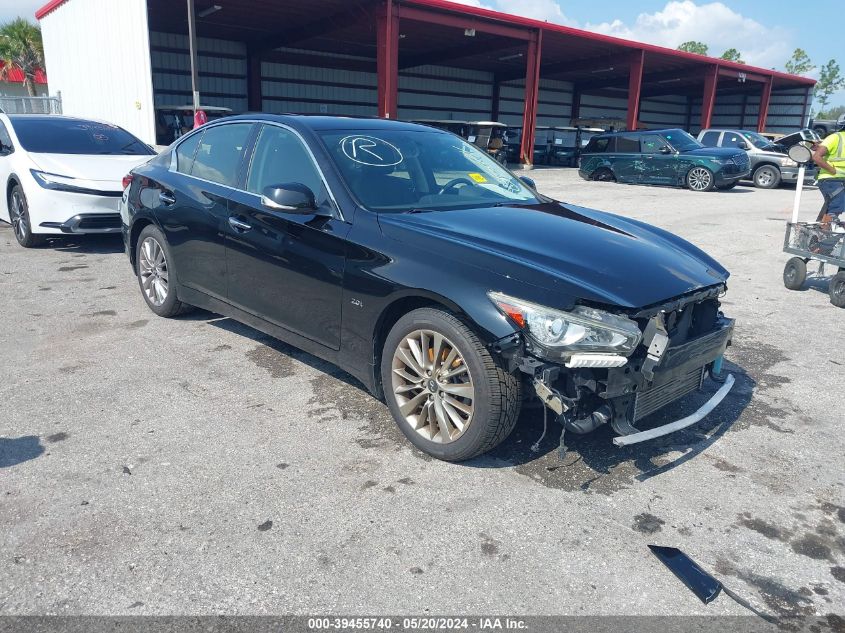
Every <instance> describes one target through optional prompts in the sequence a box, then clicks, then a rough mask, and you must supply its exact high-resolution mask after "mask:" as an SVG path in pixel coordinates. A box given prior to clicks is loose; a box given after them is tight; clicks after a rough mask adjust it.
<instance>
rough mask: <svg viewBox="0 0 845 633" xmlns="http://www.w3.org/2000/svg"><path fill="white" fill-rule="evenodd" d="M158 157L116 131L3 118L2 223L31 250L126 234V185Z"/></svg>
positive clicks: (47, 119) (90, 124) (73, 122)
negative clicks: (68, 238) (84, 236)
mask: <svg viewBox="0 0 845 633" xmlns="http://www.w3.org/2000/svg"><path fill="white" fill-rule="evenodd" d="M154 155H155V152H154V151H153V150H152V149H151V148H150V147H149V146H148V145H145V144H144V143H143V142H142V141H140V140H139V139H137V138H136V137H134V136H132V135H131V134H130V133H129V132H127V131H126V130H124V129H122V128H120V127H117V126H116V125H112V124H110V123H103V122H101V121H87V120H85V119H76V118H73V117H65V116H57V115H35V114H19V115H16V114H10V115H5V114H0V186H2V190H0V220H3V221H5V222H8V223H10V224H11V225H12V226H13V227H14V230H15V238H16V239H17V240H18V243H19V244H20V245H21V246H24V247H27V248H29V247H32V246H37V245H38V244H40V243H41V242H43V241H44V238H45V237H46V236H48V235H62V234H66V233H119V232H120V230H121V220H120V214H119V209H118V205H119V203H120V198H121V195H122V194H123V189H124V186H123V180H124V178H125V177H126V175H127V174H128V173H129V172H130V171H131V170H132V169H133V168H135V167H137V166H138V165H141V164H143V163H145V162H147V161H148V160H150V158H152V157H153V156H154Z"/></svg>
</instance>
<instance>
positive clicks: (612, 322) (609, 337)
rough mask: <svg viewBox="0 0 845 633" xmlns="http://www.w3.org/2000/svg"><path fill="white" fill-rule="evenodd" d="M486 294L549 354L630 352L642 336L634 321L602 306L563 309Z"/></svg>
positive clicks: (496, 293) (495, 294)
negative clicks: (598, 308) (602, 308)
mask: <svg viewBox="0 0 845 633" xmlns="http://www.w3.org/2000/svg"><path fill="white" fill-rule="evenodd" d="M487 296H489V297H490V300H491V301H492V302H493V303H494V304H495V305H496V307H497V308H498V309H499V310H500V311H501V312H502V314H504V315H505V316H507V317H508V318H510V320H511V321H513V322H514V323H516V325H518V326H519V327H520V328H522V329H523V330H525V331H526V332H527V334H528V335H529V336H530V338H531V340H532V341H533V342H534V343H536V344H537V345H538V346H539V347H540V348H542V349H544V350H546V351H547V352H550V353H551V354H552V355H561V356H562V355H565V354H572V353H576V352H599V353H606V354H618V355H621V356H630V355H631V354H632V353H633V352H634V350H635V349H636V348H637V345H639V344H640V340H641V338H642V333H641V332H640V328H639V326H638V325H637V323H636V322H635V321H632V320H631V319H628V318H626V317H623V316H619V315H616V314H611V313H609V312H605V311H603V310H596V309H594V308H588V307H586V306H575V308H574V309H573V310H572V311H569V312H564V311H562V310H555V309H554V308H547V307H545V306H541V305H537V304H536V303H531V302H529V301H523V300H522V299H517V298H515V297H510V296H508V295H505V294H502V293H501V292H490V293H488V295H487Z"/></svg>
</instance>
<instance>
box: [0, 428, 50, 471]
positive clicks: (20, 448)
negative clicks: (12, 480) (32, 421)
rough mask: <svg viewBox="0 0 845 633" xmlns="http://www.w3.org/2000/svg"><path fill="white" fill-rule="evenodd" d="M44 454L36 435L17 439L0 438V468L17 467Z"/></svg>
mask: <svg viewBox="0 0 845 633" xmlns="http://www.w3.org/2000/svg"><path fill="white" fill-rule="evenodd" d="M43 452H44V447H43V446H41V442H40V441H39V439H38V436H37V435H25V436H23V437H17V438H14V439H12V438H6V437H0V468H9V467H10V466H17V465H18V464H22V463H23V462H28V461H29V460H31V459H35V458H36V457H38V456H39V455H41V454H42V453H43Z"/></svg>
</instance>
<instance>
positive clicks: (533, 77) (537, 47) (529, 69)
mask: <svg viewBox="0 0 845 633" xmlns="http://www.w3.org/2000/svg"><path fill="white" fill-rule="evenodd" d="M542 48H543V32H542V31H538V32H536V33H533V34H532V35H531V39H530V40H528V54H527V56H526V57H527V59H526V68H525V108H524V110H523V114H522V140H521V142H520V148H519V161H520V162H521V163H522V164H523V165H528V166H530V165H531V162H532V161H533V160H534V132H535V131H536V129H537V98H538V95H539V93H540V55H541V52H542Z"/></svg>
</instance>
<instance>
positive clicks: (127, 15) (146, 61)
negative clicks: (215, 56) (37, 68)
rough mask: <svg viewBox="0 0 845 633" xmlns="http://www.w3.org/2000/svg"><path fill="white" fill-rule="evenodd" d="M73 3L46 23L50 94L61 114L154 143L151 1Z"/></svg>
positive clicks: (43, 27) (49, 16)
mask: <svg viewBox="0 0 845 633" xmlns="http://www.w3.org/2000/svg"><path fill="white" fill-rule="evenodd" d="M114 5H115V2H114V0H69V1H68V2H66V3H64V4H63V5H61V6H59V7H58V8H57V9H55V10H54V11H52V12H51V13H49V14H47V15H45V16H44V17H43V18H42V19H41V32H42V35H43V38H44V56H45V61H46V65H47V76H48V77H49V78H50V89H51V91H52V92H53V93H56V92H61V94H62V112H63V113H64V114H67V115H71V116H79V117H85V118H91V119H100V120H104V121H109V122H111V123H115V124H117V125H119V126H121V127H123V128H125V129H126V130H128V131H130V132H132V133H133V134H135V135H136V136H137V137H138V138H140V139H141V140H143V141H145V142H146V143H150V144H152V143H155V122H154V111H153V86H152V75H151V68H150V42H149V35H148V32H149V30H148V21H147V2H146V0H120V10H116V9H115V6H114Z"/></svg>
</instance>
